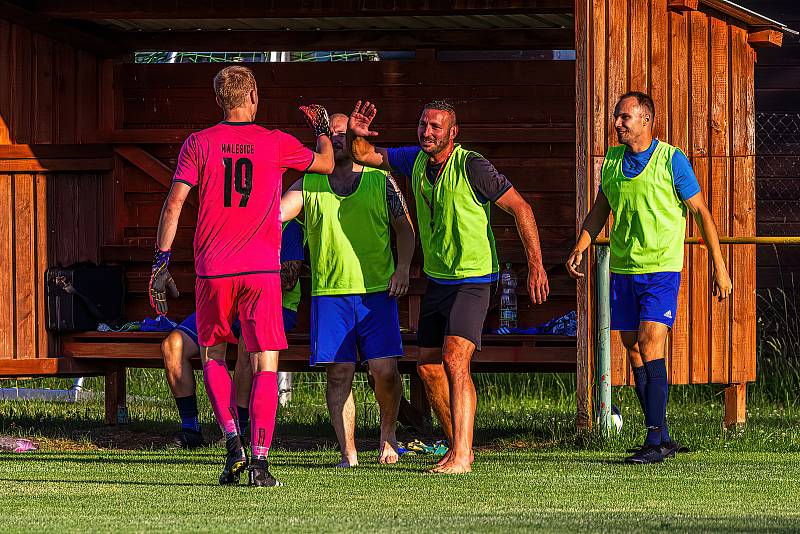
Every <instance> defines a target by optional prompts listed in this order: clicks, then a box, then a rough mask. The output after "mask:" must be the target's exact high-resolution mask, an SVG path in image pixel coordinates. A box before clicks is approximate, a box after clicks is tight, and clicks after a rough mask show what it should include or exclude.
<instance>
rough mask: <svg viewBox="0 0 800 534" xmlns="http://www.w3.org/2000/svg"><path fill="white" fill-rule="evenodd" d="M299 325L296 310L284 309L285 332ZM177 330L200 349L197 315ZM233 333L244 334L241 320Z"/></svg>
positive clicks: (192, 315) (232, 327)
mask: <svg viewBox="0 0 800 534" xmlns="http://www.w3.org/2000/svg"><path fill="white" fill-rule="evenodd" d="M296 324H297V312H296V311H294V310H289V309H287V308H283V331H284V332H290V331H291V330H292V329H293V328H294V326H295V325H296ZM175 329H176V330H180V331H181V332H183V333H184V334H186V335H187V336H189V339H191V340H192V341H194V344H195V345H197V346H198V347H199V346H200V342H198V341H197V314H196V313H193V314H191V315H190V316H189V317H187V318H186V319H184V320H183V321H182V322H181V323H180V324H179V325H178V326H176V327H175ZM231 332H232V333H233V335H234V336H236V338H238V337H239V336H240V335H241V334H242V326H241V325H240V324H239V319H236V320H235V321H234V322H233V324H232V325H231Z"/></svg>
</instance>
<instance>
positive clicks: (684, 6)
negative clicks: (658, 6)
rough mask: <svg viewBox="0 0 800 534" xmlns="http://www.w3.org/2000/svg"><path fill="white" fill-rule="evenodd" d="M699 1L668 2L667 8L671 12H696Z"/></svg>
mask: <svg viewBox="0 0 800 534" xmlns="http://www.w3.org/2000/svg"><path fill="white" fill-rule="evenodd" d="M699 1H700V0H669V2H668V3H667V7H668V8H669V9H672V10H673V11H697V6H698V4H699Z"/></svg>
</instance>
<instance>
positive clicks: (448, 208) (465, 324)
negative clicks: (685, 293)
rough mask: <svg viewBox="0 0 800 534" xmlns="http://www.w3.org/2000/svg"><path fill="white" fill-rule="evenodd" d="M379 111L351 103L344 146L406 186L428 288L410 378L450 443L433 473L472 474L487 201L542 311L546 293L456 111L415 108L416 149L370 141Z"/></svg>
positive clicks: (490, 171) (518, 210) (528, 223)
mask: <svg viewBox="0 0 800 534" xmlns="http://www.w3.org/2000/svg"><path fill="white" fill-rule="evenodd" d="M376 114H377V109H376V108H375V106H374V105H373V104H371V103H369V102H366V103H364V104H363V105H362V103H361V101H359V102H358V103H357V104H356V107H355V109H354V110H353V112H352V113H351V115H350V120H349V122H348V130H347V147H348V148H349V150H350V151H351V154H352V156H353V160H354V161H355V162H356V163H359V164H361V165H365V166H368V167H373V168H377V169H383V170H385V171H390V172H392V174H393V175H395V176H404V177H406V179H408V180H410V184H409V185H410V187H411V188H412V191H413V192H414V197H415V200H416V207H417V224H418V227H419V234H420V241H421V243H422V252H423V255H424V271H425V274H426V275H427V276H428V279H429V280H428V287H427V289H426V292H425V296H424V297H423V300H422V306H421V308H420V314H419V331H418V332H417V336H418V340H419V345H420V358H419V361H418V362H417V372H418V373H419V375H420V377H421V378H422V380H423V382H424V384H425V390H426V392H427V394H428V399H429V400H430V402H431V405H432V406H433V409H434V411H435V412H436V416H437V417H438V419H439V422H440V423H441V425H442V428H443V430H444V432H445V434H446V436H447V439H448V441H449V443H450V450H449V451H448V452H447V454H446V455H445V456H444V457H443V458H442V459H441V461H440V462H439V463H438V465H437V466H436V467H434V468H433V469H432V472H435V473H468V472H470V471H471V470H472V462H473V454H472V434H473V426H474V422H475V405H476V402H477V399H476V393H475V385H474V384H473V382H472V377H471V375H470V360H471V358H472V355H473V353H474V351H475V350H476V349H477V350H480V348H481V331H482V330H483V321H484V320H485V318H486V312H487V310H488V308H489V298H490V296H491V293H492V287H493V284H494V283H495V282H496V281H497V278H498V260H497V253H496V251H495V245H494V235H493V234H492V229H491V226H490V221H489V211H490V207H491V204H493V203H494V204H495V205H497V206H499V207H500V208H501V209H503V210H505V211H507V212H508V213H509V214H511V215H513V216H514V219H515V220H516V224H517V230H518V231H519V235H520V237H521V239H522V243H523V245H524V247H525V252H526V254H527V258H528V291H529V295H530V298H531V301H532V302H533V303H535V304H541V303H542V302H544V301H545V299H546V298H547V294H548V293H549V286H548V282H547V275H546V274H545V270H544V266H543V265H542V253H541V247H540V245H539V234H538V230H537V227H536V221H535V219H534V216H533V210H532V209H531V207H530V205H529V204H528V203H527V202H526V201H525V199H523V198H522V196H521V195H520V194H519V193H518V192H517V190H516V189H514V187H513V186H512V185H511V183H510V182H509V181H508V180H507V179H506V177H505V176H503V175H502V174H500V173H499V172H497V170H496V169H495V168H494V166H493V165H492V164H491V163H490V162H489V161H487V160H486V159H485V158H484V157H483V156H481V155H480V154H478V153H476V152H473V151H470V150H467V149H465V148H463V147H462V146H461V145H460V144H457V143H455V138H456V136H457V135H458V123H457V120H456V111H455V109H454V108H453V106H452V105H451V104H450V103H448V102H444V101H434V102H431V103H429V104H427V105H426V106H425V107H424V108H423V110H422V116H421V117H420V119H419V123H418V126H417V137H418V140H419V146H408V147H401V148H389V149H386V148H378V147H375V146H373V145H372V144H371V143H370V142H369V141H367V138H368V137H372V136H376V135H378V133H377V132H374V131H371V130H370V126H371V124H372V121H373V120H374V119H375V115H376Z"/></svg>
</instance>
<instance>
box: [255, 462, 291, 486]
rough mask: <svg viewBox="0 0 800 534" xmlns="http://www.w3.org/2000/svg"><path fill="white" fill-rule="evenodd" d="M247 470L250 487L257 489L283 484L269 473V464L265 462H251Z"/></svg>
mask: <svg viewBox="0 0 800 534" xmlns="http://www.w3.org/2000/svg"><path fill="white" fill-rule="evenodd" d="M247 470H248V471H249V473H250V477H249V481H250V485H251V486H255V487H257V488H274V487H277V486H283V484H282V483H281V482H279V481H278V480H277V479H276V478H275V477H274V476H272V474H271V473H270V472H269V462H267V461H266V460H253V462H252V463H251V464H250V467H248V468H247Z"/></svg>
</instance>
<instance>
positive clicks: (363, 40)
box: [119, 28, 575, 52]
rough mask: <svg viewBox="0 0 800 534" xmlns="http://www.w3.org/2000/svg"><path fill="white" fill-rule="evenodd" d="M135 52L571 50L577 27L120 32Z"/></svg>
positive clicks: (128, 47) (122, 39) (121, 38)
mask: <svg viewBox="0 0 800 534" xmlns="http://www.w3.org/2000/svg"><path fill="white" fill-rule="evenodd" d="M119 40H120V41H122V42H124V43H125V47H126V48H127V49H128V50H129V51H137V52H145V51H159V50H171V51H176V52H192V51H204V52H213V51H215V50H219V51H225V52H239V51H243V52H246V51H250V50H297V51H301V50H416V49H419V48H435V49H437V50H472V49H476V48H480V49H481V50H495V49H496V50H569V49H572V48H573V47H574V46H575V36H574V33H573V30H572V28H563V29H542V28H535V29H533V28H531V29H513V30H506V29H502V30H500V29H498V30H448V31H431V30H405V29H403V30H359V31H326V30H319V31H300V30H298V31H295V30H287V31H258V30H248V31H171V32H166V31H162V32H125V33H120V34H119Z"/></svg>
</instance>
